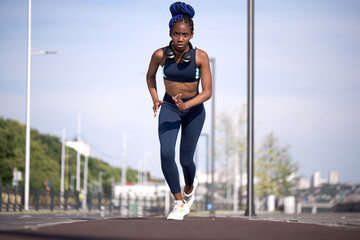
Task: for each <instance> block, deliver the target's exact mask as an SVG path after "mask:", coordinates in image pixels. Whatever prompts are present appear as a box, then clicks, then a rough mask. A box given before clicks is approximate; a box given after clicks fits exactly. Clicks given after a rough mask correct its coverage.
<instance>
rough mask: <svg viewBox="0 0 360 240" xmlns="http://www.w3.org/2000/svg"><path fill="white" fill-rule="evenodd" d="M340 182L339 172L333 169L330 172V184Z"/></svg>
mask: <svg viewBox="0 0 360 240" xmlns="http://www.w3.org/2000/svg"><path fill="white" fill-rule="evenodd" d="M338 183H339V172H338V171H336V170H332V171H330V172H329V184H338Z"/></svg>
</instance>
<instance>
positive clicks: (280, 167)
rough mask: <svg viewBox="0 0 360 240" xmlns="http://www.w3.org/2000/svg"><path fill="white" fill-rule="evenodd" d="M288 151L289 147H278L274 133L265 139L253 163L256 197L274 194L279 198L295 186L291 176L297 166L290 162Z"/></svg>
mask: <svg viewBox="0 0 360 240" xmlns="http://www.w3.org/2000/svg"><path fill="white" fill-rule="evenodd" d="M289 150H290V145H286V146H280V144H279V139H278V138H277V137H275V136H274V133H270V134H269V135H267V136H266V137H265V140H264V142H263V144H262V145H261V147H260V149H259V151H258V154H257V155H258V157H257V158H256V162H255V178H256V180H257V183H256V184H255V193H256V194H257V196H259V197H263V196H266V195H269V194H274V195H275V196H277V197H281V196H286V195H289V194H290V193H291V188H292V187H293V186H294V185H295V181H293V179H291V175H292V174H294V173H296V172H297V170H298V166H297V163H293V162H292V159H291V156H290V153H289Z"/></svg>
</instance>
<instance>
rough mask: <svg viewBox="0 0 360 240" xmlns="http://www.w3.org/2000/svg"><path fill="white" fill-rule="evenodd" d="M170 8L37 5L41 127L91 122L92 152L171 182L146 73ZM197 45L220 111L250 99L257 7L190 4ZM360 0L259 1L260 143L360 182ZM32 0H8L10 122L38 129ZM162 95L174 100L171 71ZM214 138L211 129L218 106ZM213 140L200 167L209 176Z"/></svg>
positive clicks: (1, 45)
mask: <svg viewBox="0 0 360 240" xmlns="http://www.w3.org/2000/svg"><path fill="white" fill-rule="evenodd" d="M171 3H173V1H167V0H161V1H160V0H151V1H149V0H134V1H125V0H124V1H121V0H119V1H115V0H102V1H101V0H77V1H73V0H62V1H55V0H33V1H32V51H33V52H36V51H41V50H54V51H57V54H52V55H34V56H32V60H31V64H32V65H31V127H32V128H35V129H37V130H39V131H40V132H41V133H46V134H51V135H55V136H58V137H60V138H61V135H62V131H63V129H65V131H66V138H67V139H68V140H73V139H74V138H75V137H76V133H77V118H78V115H79V114H81V132H82V139H83V140H85V141H86V142H88V143H89V144H90V146H91V156H94V157H99V158H101V159H103V160H104V161H106V162H108V163H109V164H110V165H112V166H115V167H121V166H122V162H121V146H122V136H123V134H127V135H128V136H129V137H128V140H127V164H128V165H129V166H131V167H133V168H138V166H139V165H138V162H139V161H142V160H143V159H144V155H145V153H147V154H148V155H149V154H150V155H149V157H148V161H149V162H148V168H149V170H150V172H151V173H152V174H153V175H154V176H156V177H162V173H161V168H160V158H159V143H158V136H157V121H158V119H157V118H154V117H153V113H152V101H151V98H150V95H149V93H148V89H147V86H146V82H145V75H146V72H147V68H148V64H149V61H150V57H151V55H152V53H153V52H154V51H155V50H156V49H158V48H160V47H163V46H166V45H167V44H168V43H169V41H170V37H169V29H168V22H169V20H170V18H171V14H170V11H169V6H170V5H171ZM187 3H189V4H191V5H192V6H193V7H194V9H195V17H194V24H195V30H194V33H195V34H194V38H193V39H192V43H193V45H194V46H196V47H198V48H200V49H202V50H204V51H206V52H207V54H208V55H209V57H211V58H215V59H216V65H215V69H216V70H215V75H214V81H215V88H214V91H215V94H216V95H215V96H216V103H215V109H216V114H221V113H231V112H234V111H235V110H241V109H242V106H243V105H244V104H246V101H247V1H245V0H242V1H239V0H225V1H213V0H207V1H205V0H202V1H195V0H194V1H187ZM359 42H360V2H359V1H357V0H317V1H310V0H304V1H292V0H291V1H289V0H287V1H285V0H256V1H255V137H256V138H255V147H259V145H260V144H261V142H262V140H263V139H264V136H265V135H267V134H269V133H270V132H273V133H274V134H275V136H277V137H278V138H279V139H280V144H281V145H287V144H289V145H290V146H291V148H290V154H291V156H292V159H293V161H294V162H296V163H298V165H299V174H300V175H302V176H304V177H311V175H312V174H313V173H314V172H315V171H320V172H321V175H322V177H323V178H327V177H328V172H329V171H330V170H338V171H339V175H340V181H341V182H356V183H360V174H359V169H360V144H359V143H360V105H359V102H360V94H359V92H360V81H359V80H360V79H359V76H360V68H359V66H360V44H359ZM26 54H27V1H26V0H1V1H0V116H2V117H4V118H6V119H15V120H18V121H20V122H21V123H25V122H26V66H27V56H26ZM157 84H158V92H159V96H163V94H164V86H163V81H162V76H161V71H158V74H157ZM205 108H206V111H207V119H206V122H205V125H204V128H203V132H204V133H209V134H210V133H211V129H210V126H211V118H210V116H211V101H207V102H206V103H205ZM204 141H205V139H204V138H200V140H199V162H198V166H197V167H198V169H199V170H204V169H205V163H204V159H205V154H204V152H205V149H204V148H205V147H204V146H205V144H204Z"/></svg>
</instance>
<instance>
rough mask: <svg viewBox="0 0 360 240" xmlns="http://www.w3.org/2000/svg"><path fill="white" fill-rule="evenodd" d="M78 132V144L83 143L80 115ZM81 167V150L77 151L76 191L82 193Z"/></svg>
mask: <svg viewBox="0 0 360 240" xmlns="http://www.w3.org/2000/svg"><path fill="white" fill-rule="evenodd" d="M77 130H78V132H77V142H80V141H81V115H80V114H79V115H78V129H77ZM80 165H81V156H80V152H79V149H77V150H76V191H78V192H80V181H81V180H80V171H81V170H80Z"/></svg>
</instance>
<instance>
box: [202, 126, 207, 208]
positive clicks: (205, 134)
mask: <svg viewBox="0 0 360 240" xmlns="http://www.w3.org/2000/svg"><path fill="white" fill-rule="evenodd" d="M200 136H201V137H205V138H206V162H205V165H206V166H205V169H206V206H207V205H208V203H209V134H207V133H202V134H201V135H200Z"/></svg>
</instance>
